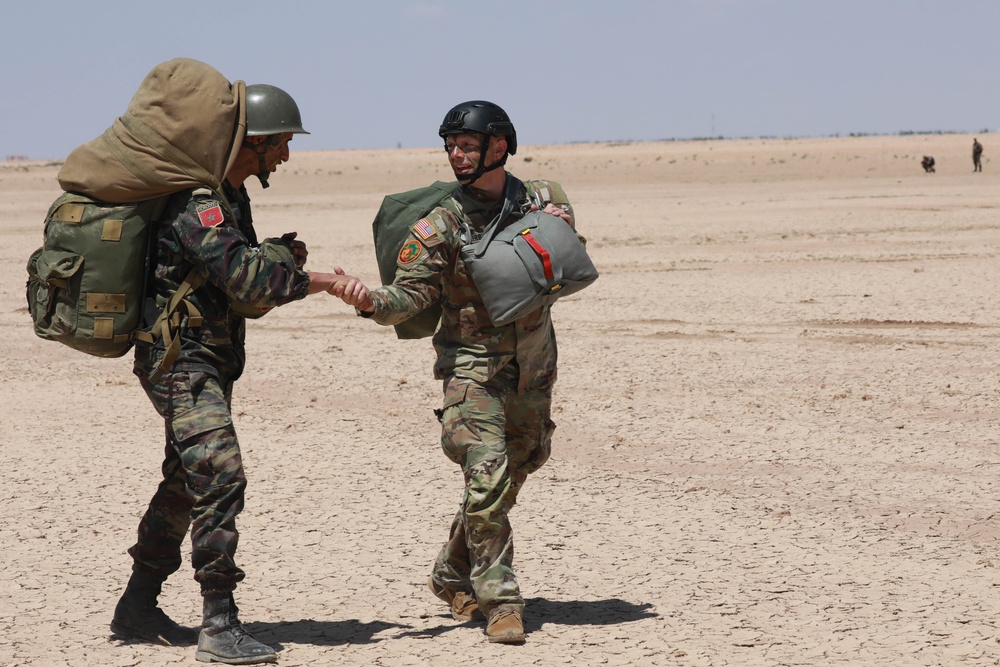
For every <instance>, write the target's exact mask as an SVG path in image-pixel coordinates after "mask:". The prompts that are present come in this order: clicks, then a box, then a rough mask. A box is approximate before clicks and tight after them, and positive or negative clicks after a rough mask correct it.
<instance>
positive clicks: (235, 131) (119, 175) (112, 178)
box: [59, 58, 247, 204]
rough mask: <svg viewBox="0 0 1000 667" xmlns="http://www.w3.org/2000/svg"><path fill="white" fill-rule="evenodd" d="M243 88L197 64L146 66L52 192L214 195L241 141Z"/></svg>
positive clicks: (122, 196)
mask: <svg viewBox="0 0 1000 667" xmlns="http://www.w3.org/2000/svg"><path fill="white" fill-rule="evenodd" d="M246 125H247V123H246V85H245V84H244V83H243V82H242V81H236V82H235V83H232V84H231V83H230V82H229V81H228V80H227V79H226V78H225V77H224V76H222V74H220V73H219V72H218V71H217V70H216V69H214V68H213V67H211V66H209V65H206V64H205V63H202V62H199V61H197V60H192V59H190V58H175V59H174V60H168V61H167V62H165V63H161V64H159V65H157V66H156V67H154V68H153V69H152V70H151V71H150V73H149V74H148V75H146V78H145V80H143V82H142V85H140V86H139V90H138V91H136V93H135V95H134V96H133V97H132V101H131V102H130V103H129V106H128V110H127V111H126V112H125V115H123V116H121V117H120V118H118V120H116V121H115V122H114V124H112V126H111V127H109V128H108V129H107V131H105V132H104V134H102V135H101V136H99V137H97V138H96V139H94V140H93V141H89V142H87V143H85V144H82V145H81V146H78V147H77V148H76V149H74V150H73V152H72V153H70V154H69V157H67V158H66V162H65V164H64V165H63V167H62V169H60V170H59V185H60V186H61V187H62V189H63V190H65V191H66V192H76V193H80V194H84V195H87V196H88V197H91V198H94V199H97V200H99V201H103V202H110V203H116V204H117V203H122V204H124V203H130V202H138V201H144V200H146V199H152V198H155V197H160V196H163V195H167V194H170V193H173V192H177V191H179V190H184V189H187V188H192V187H209V188H211V189H212V190H216V191H218V190H219V189H220V186H221V184H222V181H223V179H224V178H225V176H226V173H227V172H228V171H229V168H230V167H231V166H232V164H233V162H234V161H235V159H236V154H237V153H238V152H239V150H240V145H241V144H242V143H243V138H244V136H245V135H246Z"/></svg>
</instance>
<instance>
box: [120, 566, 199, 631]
mask: <svg viewBox="0 0 1000 667" xmlns="http://www.w3.org/2000/svg"><path fill="white" fill-rule="evenodd" d="M162 586H163V581H162V580H161V579H159V578H158V577H156V576H154V575H152V574H150V573H149V572H145V571H142V572H137V571H133V572H132V577H131V578H130V579H129V580H128V585H127V586H126V587H125V592H124V593H123V594H122V597H121V599H120V600H118V605H117V606H115V617H114V618H113V619H112V620H111V632H113V633H114V634H115V636H117V637H120V638H122V639H139V640H142V641H147V642H152V643H154V644H164V645H166V646H191V645H192V644H194V643H195V642H197V641H198V630H197V629H196V628H185V627H184V626H182V625H177V624H176V623H174V622H173V621H172V620H171V619H170V617H169V616H167V615H166V614H165V613H163V610H162V609H160V608H159V607H158V606H156V598H157V597H159V595H160V589H161V587H162Z"/></svg>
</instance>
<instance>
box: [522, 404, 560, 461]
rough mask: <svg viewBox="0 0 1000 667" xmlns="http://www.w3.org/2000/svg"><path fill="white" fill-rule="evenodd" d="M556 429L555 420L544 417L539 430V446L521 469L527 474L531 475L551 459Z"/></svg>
mask: <svg viewBox="0 0 1000 667" xmlns="http://www.w3.org/2000/svg"><path fill="white" fill-rule="evenodd" d="M555 430H556V425H555V422H553V421H552V420H551V419H549V418H548V417H544V418H543V419H542V425H541V429H540V430H539V434H538V435H539V438H538V446H537V447H535V449H534V450H533V451H532V452H531V455H530V456H529V457H528V460H527V461H525V462H524V465H523V466H522V467H521V470H522V471H523V472H524V474H526V475H530V474H531V473H533V472H535V471H536V470H538V469H539V468H541V467H542V466H543V465H545V462H546V461H548V460H549V457H550V456H552V434H553V432H555Z"/></svg>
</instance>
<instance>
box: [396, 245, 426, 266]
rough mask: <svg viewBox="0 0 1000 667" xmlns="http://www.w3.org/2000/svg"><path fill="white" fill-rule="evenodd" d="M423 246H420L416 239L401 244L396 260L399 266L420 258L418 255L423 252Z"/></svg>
mask: <svg viewBox="0 0 1000 667" xmlns="http://www.w3.org/2000/svg"><path fill="white" fill-rule="evenodd" d="M423 249H424V246H422V245H420V241H417V240H416V239H414V240H412V241H409V242H407V243H404V244H403V247H402V248H400V249H399V257H397V258H396V261H398V262H399V263H400V264H409V263H410V262H412V261H414V260H416V259H417V257H420V253H421V252H422V251H423Z"/></svg>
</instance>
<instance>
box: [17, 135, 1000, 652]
mask: <svg viewBox="0 0 1000 667" xmlns="http://www.w3.org/2000/svg"><path fill="white" fill-rule="evenodd" d="M980 140H981V141H982V142H983V144H984V146H985V153H984V171H983V173H979V174H974V173H973V172H972V160H971V145H972V135H964V134H946V135H912V136H888V137H842V138H823V139H798V140H791V139H789V140H784V139H768V140H763V139H757V140H726V141H721V140H720V141H677V142H651V143H630V142H620V143H602V144H575V145H558V146H537V145H526V146H521V147H520V149H519V151H518V154H517V155H516V156H515V157H514V158H512V159H511V161H510V163H509V167H510V169H511V171H512V172H513V173H515V174H516V175H517V176H519V177H520V178H522V179H528V178H551V179H553V180H557V181H559V182H561V183H562V184H563V185H564V187H565V189H566V191H567V192H568V193H569V195H570V197H571V199H572V201H573V202H574V205H575V209H576V214H577V222H578V228H579V230H580V231H581V232H582V233H583V234H584V235H585V236H587V238H588V240H589V243H588V247H589V249H590V253H591V256H592V258H593V259H594V262H595V264H596V265H597V266H598V268H599V269H600V271H601V278H600V279H599V280H598V281H597V282H596V283H595V284H594V285H593V286H592V287H590V288H588V289H586V290H584V291H582V292H580V293H578V294H576V295H573V296H570V297H567V298H566V299H563V300H561V301H560V302H559V303H557V304H556V305H555V307H554V318H555V322H556V328H557V331H558V339H559V349H560V377H559V382H558V384H557V389H556V396H555V407H554V415H553V417H554V419H555V421H556V423H557V424H558V428H557V430H556V434H555V440H554V444H553V456H552V459H551V460H550V461H549V463H548V464H546V466H545V467H543V468H542V469H541V470H540V471H539V472H538V473H536V474H535V475H533V476H532V477H531V478H530V479H529V481H528V484H527V485H526V486H525V488H524V490H523V492H522V494H521V497H520V499H519V504H518V506H517V507H516V508H515V509H514V511H513V513H512V522H513V525H514V530H515V536H516V540H517V554H516V558H515V563H516V567H517V569H518V572H519V577H520V581H521V586H522V592H523V594H524V596H525V598H526V601H527V607H526V612H525V623H526V629H527V631H528V633H529V634H528V640H527V643H526V644H524V645H523V646H502V645H492V644H489V643H487V642H486V641H485V638H484V636H483V626H482V624H480V623H466V624H462V623H458V622H455V621H453V620H452V619H451V617H450V615H449V614H448V613H447V609H446V608H445V607H444V606H443V604H441V603H440V602H439V601H438V600H437V599H436V598H434V597H432V596H431V595H430V594H429V592H428V590H427V586H426V582H427V576H428V574H429V571H430V566H431V563H432V561H433V558H434V557H435V555H436V553H437V550H438V548H439V546H440V544H441V542H442V541H443V540H444V538H445V535H446V532H447V527H448V523H449V521H450V518H451V516H452V515H453V513H454V511H455V509H456V507H457V504H458V502H459V499H460V494H461V487H462V480H461V474H460V471H459V469H458V467H457V466H455V465H453V464H451V463H450V462H449V461H448V460H447V459H446V458H445V457H444V455H443V454H442V452H441V451H440V444H439V432H438V424H437V422H436V420H435V418H434V415H433V412H432V410H433V409H434V408H436V407H439V403H440V386H439V383H438V382H437V381H435V380H434V379H433V378H432V376H431V365H432V362H433V353H432V350H431V346H430V342H429V341H428V340H416V341H412V340H406V341H404V340H398V339H397V338H396V337H395V334H394V333H393V330H392V329H391V328H384V327H379V326H378V325H376V324H374V323H372V322H369V321H366V320H363V319H361V318H358V317H356V316H355V314H354V312H353V310H351V309H348V308H346V307H345V306H343V304H341V303H340V302H339V301H337V300H336V299H334V298H333V297H330V296H328V295H322V294H321V295H318V296H313V297H310V298H308V299H306V300H304V301H299V302H296V303H293V304H290V305H288V306H285V307H282V308H280V309H277V310H275V311H273V312H271V313H269V314H268V315H267V316H266V317H264V318H262V319H260V320H257V321H254V322H251V323H250V325H249V332H248V354H249V363H248V368H247V371H246V373H245V375H244V377H243V378H242V379H241V380H240V382H239V383H238V384H237V386H236V392H235V397H234V412H235V418H236V425H237V429H238V432H239V434H240V440H241V444H242V447H243V452H244V457H245V463H246V466H247V471H248V475H249V479H250V482H249V488H248V493H247V503H246V509H245V511H244V513H243V514H242V515H241V517H240V520H239V526H240V529H241V534H242V539H241V542H240V549H239V553H238V560H239V563H240V564H241V565H242V566H243V567H244V569H245V570H246V571H247V579H246V581H245V582H243V584H242V585H241V586H240V588H239V589H238V591H237V601H238V603H239V604H240V607H241V617H242V619H243V620H244V622H245V623H246V624H247V627H248V628H249V629H250V630H251V631H252V632H253V633H254V634H255V635H256V636H257V638H258V639H260V640H262V641H264V642H267V643H269V644H271V645H273V646H275V647H276V648H277V649H278V650H279V664H280V665H283V666H284V667H292V666H298V665H310V666H312V665H377V666H380V667H396V666H409V665H446V666H449V665H470V664H472V665H539V666H542V665H739V666H746V665H886V666H888V665H892V666H894V667H898V666H899V665H995V664H998V663H1000V643H998V640H1000V628H998V623H1000V620H998V619H1000V594H998V586H1000V553H998V550H997V547H998V537H1000V515H998V514H997V512H998V509H1000V484H998V482H997V477H998V474H1000V369H998V353H1000V311H998V309H997V306H996V295H997V294H1000V266H998V256H997V255H998V250H997V248H998V241H1000V230H998V224H1000V216H998V212H1000V209H998V206H1000V188H998V185H1000V168H998V167H997V166H996V165H994V164H993V163H992V161H991V159H990V158H991V157H992V156H993V155H994V154H997V153H995V152H1000V141H997V140H995V138H994V137H993V136H991V135H985V136H983V135H980ZM293 148H294V145H293ZM923 155H933V156H934V157H935V158H936V160H937V173H934V174H926V173H924V172H923V170H922V169H921V167H920V164H919V163H920V159H921V157H922V156H923ZM997 164H1000V162H998V163H997ZM58 168H59V164H58V163H57V162H52V163H50V162H6V163H2V164H0V230H2V233H3V237H4V243H3V244H2V246H0V332H2V333H0V335H2V340H3V346H2V348H0V367H2V368H3V370H4V372H3V374H2V375H0V392H2V397H3V406H2V407H0V420H2V423H3V426H4V428H3V432H4V439H3V443H2V445H0V451H2V455H3V465H2V466H0V481H2V484H0V504H2V505H3V510H2V511H0V541H2V542H0V551H2V556H0V665H3V666H4V667H18V666H24V665H72V666H74V667H76V666H79V665H109V666H114V667H131V666H133V665H142V666H146V665H190V664H196V663H195V660H194V650H193V649H192V648H190V647H162V646H152V645H146V644H140V643H125V642H121V641H118V640H115V639H112V638H111V636H110V631H109V628H108V623H109V621H110V620H111V615H112V611H113V608H114V605H115V602H116V600H117V598H118V596H119V595H120V594H121V591H122V589H123V587H124V584H125V582H126V580H127V578H128V574H129V568H130V564H131V561H130V559H129V557H128V556H127V554H126V549H127V548H128V547H129V546H130V545H131V544H132V543H133V541H134V538H135V529H136V526H137V524H138V521H139V518H140V516H141V515H142V513H143V511H144V509H145V505H146V502H147V501H148V499H149V497H150V496H151V495H152V492H153V490H154V488H155V486H156V484H157V482H158V480H159V465H160V462H161V460H162V451H163V434H162V431H163V426H162V421H160V420H159V419H158V418H157V416H156V414H155V412H154V411H153V408H152V407H151V406H150V404H149V403H148V401H147V399H146V398H145V395H144V394H143V393H142V391H141V389H140V388H139V386H138V383H137V381H136V380H135V378H134V377H133V376H132V374H131V355H128V356H126V357H122V358H120V359H100V358H95V357H90V356H87V355H85V354H82V353H80V352H76V351H73V350H70V349H69V348H67V347H64V346H62V345H60V344H58V343H53V342H50V341H44V340H41V339H39V338H37V337H36V336H35V335H34V333H33V331H32V328H31V324H30V320H29V318H28V315H27V312H26V309H25V302H24V281H25V278H26V274H25V269H24V265H25V262H26V260H27V258H28V255H29V254H30V253H31V251H32V250H34V249H35V248H36V247H37V246H38V245H40V243H41V222H42V219H43V217H44V214H45V211H46V209H47V207H48V205H49V203H50V202H51V201H52V200H53V199H54V198H55V197H56V196H57V195H58V194H59V190H58V184H57V181H56V174H57V172H58ZM449 177H450V175H449V173H448V170H447V166H446V162H445V156H444V153H443V152H442V151H441V150H440V149H432V148H427V149H398V150H382V151H334V152H300V153H295V152H293V154H292V159H291V161H290V162H289V163H288V164H286V165H284V166H283V167H282V168H281V171H280V172H279V173H278V174H277V175H275V176H274V177H273V178H272V179H271V183H272V187H271V188H270V189H268V190H267V191H263V190H261V189H260V187H259V186H258V185H257V183H256V182H253V183H250V184H249V187H250V191H251V196H252V198H253V200H254V206H255V209H254V212H255V220H256V221H257V227H258V230H259V232H260V236H261V237H262V238H263V237H266V236H278V235H280V234H282V233H284V232H287V231H292V230H295V231H298V232H299V236H300V238H302V239H303V240H305V241H306V242H307V243H308V244H309V248H310V257H309V263H310V266H311V267H312V268H315V269H316V270H327V269H329V268H331V267H333V266H334V265H339V266H342V267H344V268H345V269H346V270H347V271H348V272H350V273H355V274H358V275H360V276H361V277H362V278H364V279H365V280H366V281H368V282H369V283H370V284H372V286H375V285H378V282H379V281H378V272H377V269H376V263H375V255H374V249H373V245H372V236H371V220H372V218H373V216H374V214H375V212H376V210H377V208H378V206H379V203H380V201H381V199H382V197H383V195H385V194H387V193H391V192H398V191H402V190H408V189H411V188H415V187H419V186H422V185H426V184H428V183H430V182H431V181H433V180H437V179H442V180H449ZM191 575H192V571H191V569H190V567H189V566H188V565H185V567H184V568H182V569H181V571H180V572H178V573H177V574H176V575H175V576H174V577H172V578H171V579H170V580H169V581H168V582H167V585H166V587H165V590H164V594H163V595H162V596H161V605H162V607H163V608H164V609H165V610H166V611H167V612H168V613H169V614H170V615H171V616H172V617H173V618H174V619H175V620H177V621H179V622H182V623H185V624H190V625H196V624H198V623H199V622H200V618H201V608H200V597H199V595H198V588H197V585H196V583H195V582H194V580H193V579H192V576H191Z"/></svg>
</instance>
